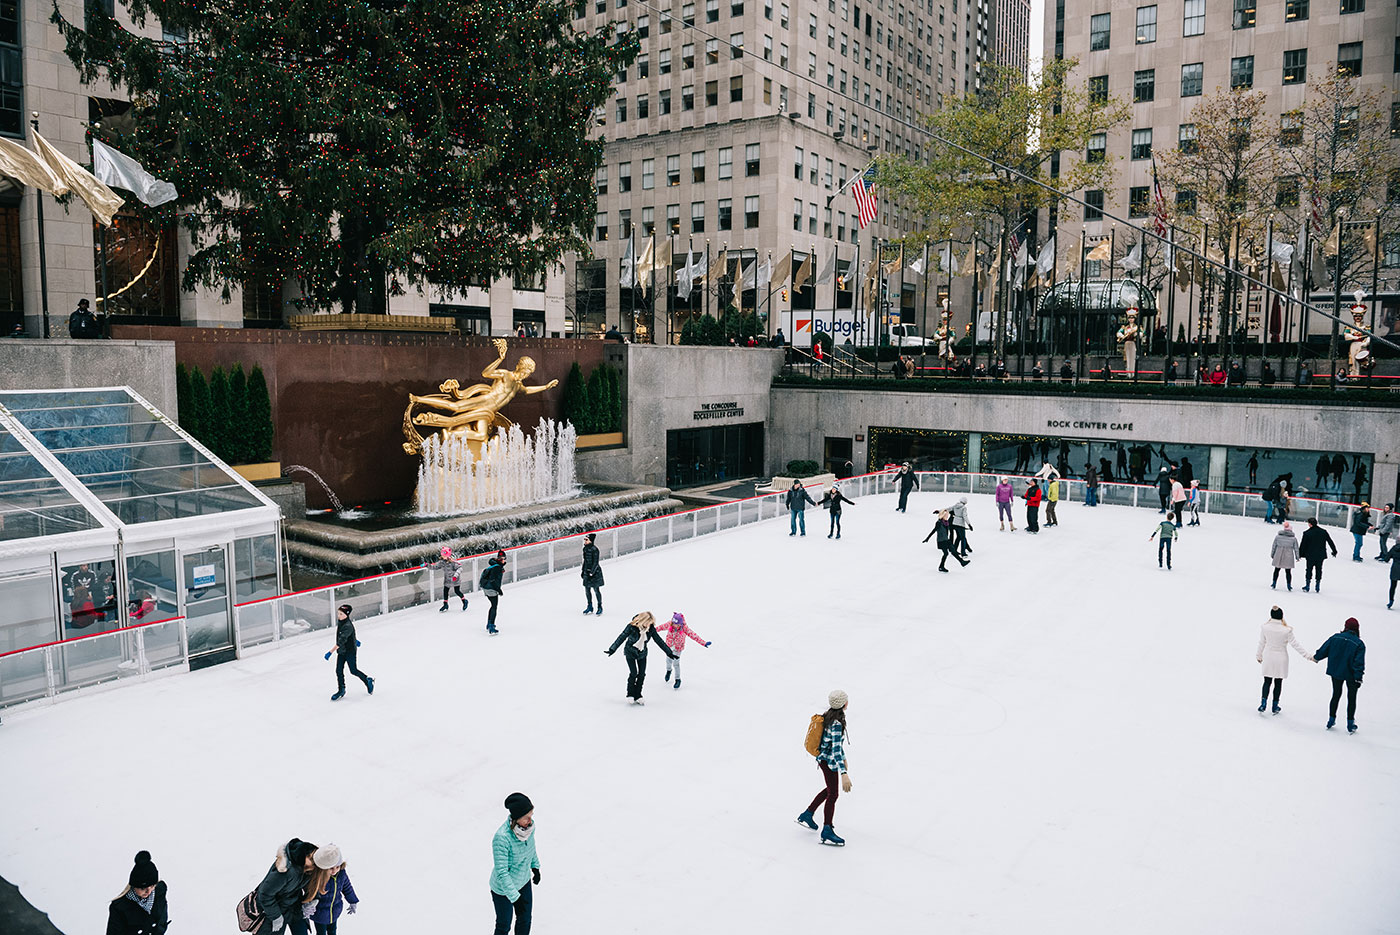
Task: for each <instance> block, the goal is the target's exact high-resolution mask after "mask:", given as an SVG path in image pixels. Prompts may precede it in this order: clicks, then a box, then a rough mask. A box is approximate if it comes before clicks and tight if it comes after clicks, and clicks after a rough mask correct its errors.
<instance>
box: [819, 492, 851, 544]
mask: <svg viewBox="0 0 1400 935" xmlns="http://www.w3.org/2000/svg"><path fill="white" fill-rule="evenodd" d="M843 503H849V504H850V505H851V506H855V501H854V500H851V499H850V498H849V497H847V496H846V495H845V494H843V493H842V492H841V485H840V484H832V485H831V488H830V489H829V490H827V492H826V493H824V494H822V502H821V504H820V505H821V506H823V507H825V508H826V509H827V510H829V511H830V512H831V530H830V531H829V532H827V534H826V537H827V538H828V539H830V538H831V537H832V534H835V536H836V538H838V539H840V538H841V504H843Z"/></svg>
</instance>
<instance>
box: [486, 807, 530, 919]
mask: <svg viewBox="0 0 1400 935" xmlns="http://www.w3.org/2000/svg"><path fill="white" fill-rule="evenodd" d="M506 811H507V812H508V813H509V817H508V818H506V821H505V824H503V825H501V826H500V827H499V828H497V829H496V833H495V835H494V836H493V837H492V838H491V904H492V905H493V906H494V907H495V909H496V928H495V929H494V932H495V935H510V923H511V918H512V917H514V919H515V932H516V935H530V916H531V913H532V912H533V910H534V907H535V897H534V891H533V889H531V884H532V883H533V885H535V886H538V885H539V883H540V857H539V854H537V853H536V852H535V805H534V803H533V802H531V801H530V798H529V796H527V795H526V794H525V793H523V792H512V793H511V794H510V795H508V796H506Z"/></svg>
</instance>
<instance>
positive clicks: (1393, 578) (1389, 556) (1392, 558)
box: [1385, 542, 1400, 610]
mask: <svg viewBox="0 0 1400 935" xmlns="http://www.w3.org/2000/svg"><path fill="white" fill-rule="evenodd" d="M1385 559H1386V561H1388V562H1390V598H1389V599H1388V600H1387V601H1386V605H1385V609H1386V610H1390V609H1391V608H1393V607H1394V606H1395V582H1397V581H1400V542H1397V543H1395V544H1394V545H1392V546H1391V547H1390V551H1388V552H1386V553H1385Z"/></svg>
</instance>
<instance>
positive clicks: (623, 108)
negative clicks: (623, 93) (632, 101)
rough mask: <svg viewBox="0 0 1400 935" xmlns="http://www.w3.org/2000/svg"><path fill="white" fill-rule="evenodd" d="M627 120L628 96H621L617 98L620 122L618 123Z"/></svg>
mask: <svg viewBox="0 0 1400 935" xmlns="http://www.w3.org/2000/svg"><path fill="white" fill-rule="evenodd" d="M626 121H627V98H625V97H619V98H618V99H617V122H618V123H625V122H626Z"/></svg>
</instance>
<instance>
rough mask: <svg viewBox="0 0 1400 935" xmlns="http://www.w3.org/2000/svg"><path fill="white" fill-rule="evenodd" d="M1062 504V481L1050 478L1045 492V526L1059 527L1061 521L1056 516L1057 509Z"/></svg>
mask: <svg viewBox="0 0 1400 935" xmlns="http://www.w3.org/2000/svg"><path fill="white" fill-rule="evenodd" d="M1059 502H1060V479H1059V478H1058V477H1052V478H1050V483H1049V485H1047V489H1046V491H1045V525H1047V526H1058V525H1060V521H1059V519H1058V518H1057V517H1056V516H1055V507H1056V506H1057V505H1058V504H1059Z"/></svg>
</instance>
